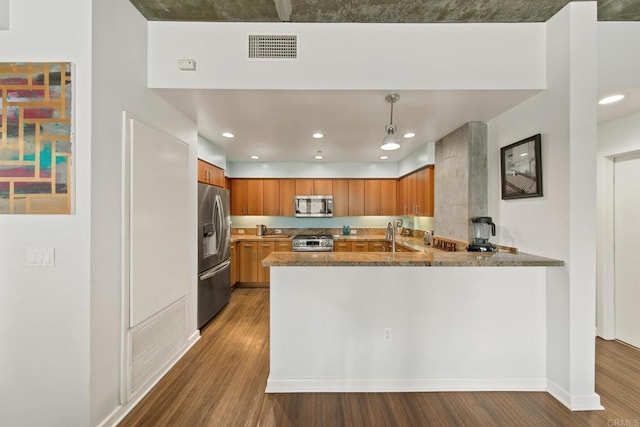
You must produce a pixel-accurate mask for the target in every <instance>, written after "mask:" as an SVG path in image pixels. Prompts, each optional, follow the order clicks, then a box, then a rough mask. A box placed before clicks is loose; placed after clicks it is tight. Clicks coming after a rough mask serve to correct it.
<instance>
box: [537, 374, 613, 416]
mask: <svg viewBox="0 0 640 427" xmlns="http://www.w3.org/2000/svg"><path fill="white" fill-rule="evenodd" d="M547 391H548V392H549V394H550V395H551V396H553V397H554V398H555V399H556V400H558V401H559V402H560V403H562V404H563V405H564V406H566V407H567V408H569V409H570V410H572V411H600V410H603V409H604V407H603V406H602V405H601V404H600V396H599V395H598V394H597V393H590V394H578V395H571V394H570V393H569V392H568V391H567V390H565V389H564V388H562V387H560V386H559V385H558V384H556V383H555V382H553V381H551V380H548V384H547Z"/></svg>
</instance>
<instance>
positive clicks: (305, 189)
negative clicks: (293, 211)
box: [295, 179, 333, 196]
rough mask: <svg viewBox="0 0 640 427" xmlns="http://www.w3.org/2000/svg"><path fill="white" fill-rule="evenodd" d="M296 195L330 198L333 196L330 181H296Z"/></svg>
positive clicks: (331, 181)
mask: <svg viewBox="0 0 640 427" xmlns="http://www.w3.org/2000/svg"><path fill="white" fill-rule="evenodd" d="M295 181H296V195H298V196H313V195H317V196H331V195H333V180H332V179H296V180H295Z"/></svg>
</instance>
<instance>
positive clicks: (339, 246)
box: [333, 240, 351, 252]
mask: <svg viewBox="0 0 640 427" xmlns="http://www.w3.org/2000/svg"><path fill="white" fill-rule="evenodd" d="M333 251H334V252H351V242H342V241H338V240H336V241H334V242H333Z"/></svg>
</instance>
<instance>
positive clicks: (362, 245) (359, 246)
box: [351, 242, 369, 252]
mask: <svg viewBox="0 0 640 427" xmlns="http://www.w3.org/2000/svg"><path fill="white" fill-rule="evenodd" d="M351 252H369V242H351Z"/></svg>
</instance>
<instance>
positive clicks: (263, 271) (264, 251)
mask: <svg viewBox="0 0 640 427" xmlns="http://www.w3.org/2000/svg"><path fill="white" fill-rule="evenodd" d="M257 245H258V257H257V265H256V268H257V270H258V280H257V281H258V282H259V283H269V279H270V277H269V267H263V266H262V260H263V259H265V258H266V257H267V256H268V255H269V254H270V253H271V252H273V251H275V250H276V244H275V242H257Z"/></svg>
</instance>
